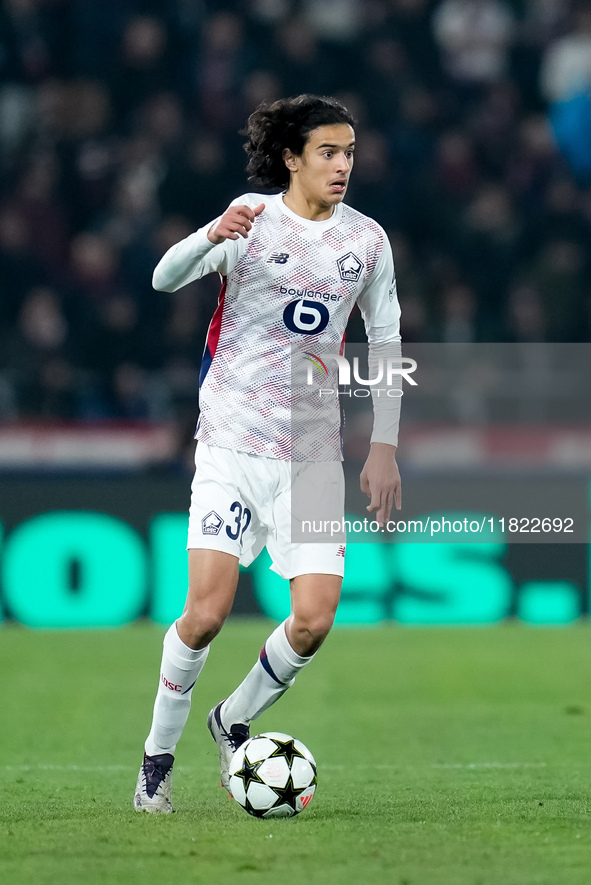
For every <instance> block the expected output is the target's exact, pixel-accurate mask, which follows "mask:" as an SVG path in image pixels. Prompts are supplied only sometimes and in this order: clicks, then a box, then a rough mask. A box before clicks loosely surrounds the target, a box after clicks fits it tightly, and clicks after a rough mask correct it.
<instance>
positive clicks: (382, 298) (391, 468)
mask: <svg viewBox="0 0 591 885" xmlns="http://www.w3.org/2000/svg"><path fill="white" fill-rule="evenodd" d="M383 237H384V239H383V246H382V251H381V254H380V258H379V259H378V262H377V265H376V267H375V270H374V272H373V273H372V275H371V277H370V279H369V281H368V283H367V285H366V286H365V288H364V290H363V292H362V293H361V295H360V297H359V299H358V302H357V303H358V305H359V309H360V310H361V315H362V317H363V321H364V323H365V329H366V332H367V339H368V342H369V357H368V359H369V377H372V378H375V377H376V372H377V368H378V363H379V360H380V359H382V360H386V359H395V360H401V359H402V345H401V338H400V305H399V303H398V296H397V292H396V277H395V274H394V260H393V258H392V249H391V246H390V243H389V241H388V238H387V237H386V235H385V233H384V234H383ZM372 403H373V413H374V422H373V431H372V435H371V441H370V449H369V455H368V457H367V460H366V462H365V465H364V467H363V470H362V471H361V491H362V492H364V494H366V495H367V496H368V497H369V498H370V503H369V505H368V507H367V510H368V511H369V512H370V513H375V519H376V521H377V522H378V523H379V524H380V525H383V524H384V523H386V522H387V521H388V520H389V518H390V513H391V512H392V507H393V506H395V507H396V509H397V510H400V508H401V507H402V489H401V482H400V473H399V470H398V465H397V463H396V449H397V446H398V426H399V423H400V398H399V397H390V396H380V395H379V394H378V392H377V389H376V388H372Z"/></svg>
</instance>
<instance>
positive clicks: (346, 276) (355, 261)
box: [337, 252, 363, 283]
mask: <svg viewBox="0 0 591 885" xmlns="http://www.w3.org/2000/svg"><path fill="white" fill-rule="evenodd" d="M337 267H338V269H339V273H340V275H341V279H342V280H344V281H345V282H346V283H356V282H357V280H358V279H359V277H360V276H361V271H362V270H363V262H362V261H360V260H359V258H357V256H356V255H354V253H353V252H347V254H346V255H342V256H341V258H339V260H338V261H337Z"/></svg>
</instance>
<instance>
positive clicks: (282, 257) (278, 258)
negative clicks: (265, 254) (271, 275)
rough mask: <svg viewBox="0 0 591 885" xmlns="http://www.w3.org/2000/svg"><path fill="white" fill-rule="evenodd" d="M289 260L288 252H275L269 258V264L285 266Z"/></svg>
mask: <svg viewBox="0 0 591 885" xmlns="http://www.w3.org/2000/svg"><path fill="white" fill-rule="evenodd" d="M288 258H289V253H288V252H273V254H272V255H271V256H269V258H267V264H271V263H272V264H285V263H286V261H287V259H288Z"/></svg>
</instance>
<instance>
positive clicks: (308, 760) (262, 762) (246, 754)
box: [230, 731, 317, 818]
mask: <svg viewBox="0 0 591 885" xmlns="http://www.w3.org/2000/svg"><path fill="white" fill-rule="evenodd" d="M316 780H317V778H316V762H315V761H314V757H313V756H312V754H311V753H310V751H309V750H308V748H307V747H306V746H304V744H303V743H302V742H301V741H298V740H297V739H296V738H294V737H292V736H291V735H289V734H282V733H281V732H279V731H266V732H264V733H263V734H257V735H256V737H251V738H250V739H249V740H247V741H246V742H245V743H244V744H242V746H241V747H239V748H238V750H236V752H235V753H234V755H233V756H232V761H231V762H230V792H231V794H232V796H233V797H234V799H235V800H236V801H237V802H238V804H239V805H240V806H241V807H242V808H244V810H245V811H247V812H248V813H249V814H252V815H253V816H254V817H264V818H270V817H293V816H294V814H299V813H300V811H303V810H304V808H306V806H307V805H308V804H309V803H310V802H311V801H312V797H313V795H314V793H315V791H316Z"/></svg>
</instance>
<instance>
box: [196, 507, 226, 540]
mask: <svg viewBox="0 0 591 885" xmlns="http://www.w3.org/2000/svg"><path fill="white" fill-rule="evenodd" d="M223 524H224V520H223V519H222V517H221V516H220V515H219V513H216V512H215V510H210V511H209V513H208V514H207V516H204V517H203V519H202V520H201V528H202V530H203V534H204V535H219V533H220V529H221V527H222V526H223Z"/></svg>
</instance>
